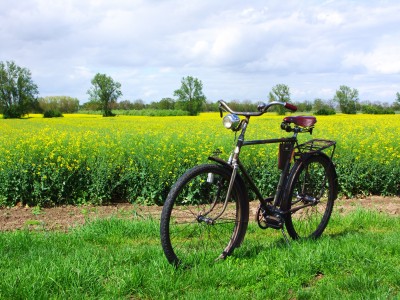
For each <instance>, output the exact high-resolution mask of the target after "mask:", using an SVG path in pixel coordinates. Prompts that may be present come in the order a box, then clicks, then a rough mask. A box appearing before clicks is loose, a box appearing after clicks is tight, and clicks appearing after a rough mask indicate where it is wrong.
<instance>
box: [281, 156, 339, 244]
mask: <svg viewBox="0 0 400 300" xmlns="http://www.w3.org/2000/svg"><path fill="white" fill-rule="evenodd" d="M336 184H337V183H336V173H335V167H334V166H333V164H332V162H331V160H330V159H329V158H328V157H326V156H325V155H323V154H318V155H314V156H311V157H309V158H307V159H305V160H304V161H297V162H296V164H295V165H294V166H293V169H292V171H291V173H290V176H289V180H288V191H289V194H288V196H287V197H285V200H284V202H283V203H282V206H281V209H282V210H283V211H284V212H288V211H290V212H289V213H287V214H286V216H285V225H286V229H287V232H288V233H289V235H290V236H291V237H292V238H293V239H298V238H303V237H311V238H318V237H319V236H320V235H321V234H322V232H323V231H324V230H325V228H326V226H327V224H328V222H329V219H330V216H331V213H332V208H333V204H334V200H335V199H336V195H337V186H336Z"/></svg>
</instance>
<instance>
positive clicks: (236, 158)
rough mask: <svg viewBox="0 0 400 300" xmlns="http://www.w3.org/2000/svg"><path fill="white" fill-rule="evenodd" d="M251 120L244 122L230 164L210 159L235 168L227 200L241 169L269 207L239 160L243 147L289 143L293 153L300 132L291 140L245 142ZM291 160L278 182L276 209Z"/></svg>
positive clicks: (260, 198)
mask: <svg viewBox="0 0 400 300" xmlns="http://www.w3.org/2000/svg"><path fill="white" fill-rule="evenodd" d="M249 119H250V116H247V117H246V119H245V121H244V122H243V125H242V130H241V132H240V135H239V137H238V140H237V143H236V147H235V149H234V151H233V153H232V154H231V157H230V158H229V160H228V162H227V163H226V162H225V161H223V160H222V159H219V158H216V157H210V159H211V160H214V161H216V162H219V163H222V164H228V165H229V166H231V167H232V168H233V172H232V178H231V181H230V185H229V188H228V195H227V199H229V197H230V191H231V189H232V186H233V182H234V181H235V178H236V173H237V169H239V170H240V171H241V173H242V174H243V177H244V179H245V180H246V181H247V183H248V184H249V186H250V188H251V190H252V191H253V192H254V193H255V194H256V196H257V198H258V200H259V201H260V202H261V203H262V204H263V205H267V201H266V200H265V199H264V197H263V196H262V194H261V192H260V190H259V189H258V188H257V186H256V185H255V183H254V181H253V180H252V178H251V177H250V175H249V174H248V172H247V170H246V168H245V167H244V165H243V164H242V163H241V161H240V160H239V154H240V150H241V148H242V147H243V146H250V145H262V144H278V143H287V144H289V145H290V148H289V152H290V153H293V151H294V148H295V145H296V144H297V134H298V132H296V131H295V132H294V134H293V136H292V137H289V138H279V139H265V140H250V141H245V140H244V135H245V133H246V129H247V124H248V123H249ZM290 160H291V159H290V158H289V159H287V160H286V161H285V164H284V166H283V169H282V172H281V175H280V178H279V182H278V185H277V188H276V193H275V196H274V202H273V205H274V206H275V207H277V206H280V204H281V200H282V196H283V191H284V188H285V186H284V185H285V183H286V179H287V177H288V176H289V170H290Z"/></svg>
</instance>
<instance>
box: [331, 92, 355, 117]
mask: <svg viewBox="0 0 400 300" xmlns="http://www.w3.org/2000/svg"><path fill="white" fill-rule="evenodd" d="M334 100H335V101H336V102H338V103H339V107H340V110H341V111H342V113H344V114H355V113H357V104H358V100H359V99H358V90H356V89H351V88H350V87H348V86H346V85H341V86H340V88H339V90H337V91H336V94H335V97H334Z"/></svg>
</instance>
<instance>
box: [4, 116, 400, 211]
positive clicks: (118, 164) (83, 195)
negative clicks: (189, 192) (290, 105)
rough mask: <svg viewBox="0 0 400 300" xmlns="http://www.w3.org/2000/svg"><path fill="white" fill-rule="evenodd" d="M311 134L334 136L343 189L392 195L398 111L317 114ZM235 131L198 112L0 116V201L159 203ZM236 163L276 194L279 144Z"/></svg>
mask: <svg viewBox="0 0 400 300" xmlns="http://www.w3.org/2000/svg"><path fill="white" fill-rule="evenodd" d="M317 119H318V122H317V124H316V127H315V130H314V133H313V136H312V137H310V135H309V134H302V135H300V141H306V140H307V139H309V138H326V139H333V140H336V141H337V151H336V155H335V158H334V161H335V163H336V165H337V171H338V175H339V183H340V186H341V193H343V194H346V195H354V194H369V193H372V194H384V195H387V194H399V186H400V179H399V178H400V137H399V133H400V130H399V128H400V115H335V116H319V117H317ZM281 120H282V117H281V116H276V115H264V116H262V117H257V118H253V119H251V120H250V125H249V128H248V131H247V139H262V138H268V137H269V138H275V137H281V136H286V135H287V133H286V132H283V131H282V130H280V123H281ZM233 140H234V133H232V132H231V131H228V130H226V129H225V128H224V127H223V126H222V122H221V119H220V117H219V114H217V113H204V114H201V115H200V116H198V117H134V116H118V117H115V118H103V117H101V116H96V115H79V114H76V115H65V117H64V118H57V119H45V118H42V116H41V115H31V116H30V118H28V119H20V120H10V119H7V120H4V119H0V206H8V205H15V204H16V203H17V202H22V203H27V204H30V205H50V204H62V203H74V204H77V203H85V202H91V203H98V204H99V203H103V202H106V201H115V200H128V201H131V202H135V201H136V202H141V203H147V204H154V203H157V204H162V202H163V199H164V198H165V196H166V193H168V190H169V188H170V186H171V185H172V184H173V182H174V181H175V180H176V178H177V177H179V176H180V175H181V174H182V173H183V172H184V171H185V170H187V169H188V168H190V167H192V166H194V165H196V164H199V163H205V162H207V157H208V156H209V155H210V154H211V153H212V152H213V150H215V149H216V148H219V149H221V150H222V152H223V154H222V155H221V156H222V157H226V158H227V157H228V156H229V152H230V151H231V146H232V145H233ZM241 157H242V160H243V161H244V163H245V165H246V166H248V169H249V170H251V173H252V174H253V175H257V176H258V178H259V180H258V181H257V183H258V184H260V186H261V189H262V190H263V191H265V192H266V193H272V192H273V191H274V185H275V184H276V178H277V176H278V172H277V169H276V162H277V158H276V157H277V146H276V145H269V146H258V147H253V146H252V147H248V148H244V149H243V151H242V156H241Z"/></svg>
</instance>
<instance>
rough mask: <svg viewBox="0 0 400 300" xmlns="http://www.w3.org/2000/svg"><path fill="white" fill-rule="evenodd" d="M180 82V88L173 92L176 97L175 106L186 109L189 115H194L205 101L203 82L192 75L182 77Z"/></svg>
mask: <svg viewBox="0 0 400 300" xmlns="http://www.w3.org/2000/svg"><path fill="white" fill-rule="evenodd" d="M181 83H182V85H181V88H180V89H178V90H176V91H175V92H174V96H176V97H178V100H177V102H176V104H177V105H176V108H178V109H182V110H186V111H188V112H189V115H191V116H196V115H198V114H199V112H200V111H201V109H202V107H203V105H204V104H205V103H206V97H205V96H204V94H203V83H202V82H201V80H198V79H197V78H193V77H192V76H187V77H186V78H182V81H181Z"/></svg>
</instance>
